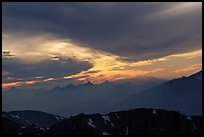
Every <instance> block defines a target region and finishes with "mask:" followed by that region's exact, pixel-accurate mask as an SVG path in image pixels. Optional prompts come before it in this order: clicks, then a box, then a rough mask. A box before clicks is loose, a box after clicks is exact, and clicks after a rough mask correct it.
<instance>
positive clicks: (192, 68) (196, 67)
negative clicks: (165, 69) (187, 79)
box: [174, 64, 202, 73]
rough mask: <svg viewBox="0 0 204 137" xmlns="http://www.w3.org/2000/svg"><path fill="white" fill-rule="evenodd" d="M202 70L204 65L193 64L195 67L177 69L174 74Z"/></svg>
mask: <svg viewBox="0 0 204 137" xmlns="http://www.w3.org/2000/svg"><path fill="white" fill-rule="evenodd" d="M200 68H202V64H193V65H190V66H187V67H185V68H181V69H177V70H175V71H174V72H175V73H181V72H186V71H191V70H196V69H200Z"/></svg>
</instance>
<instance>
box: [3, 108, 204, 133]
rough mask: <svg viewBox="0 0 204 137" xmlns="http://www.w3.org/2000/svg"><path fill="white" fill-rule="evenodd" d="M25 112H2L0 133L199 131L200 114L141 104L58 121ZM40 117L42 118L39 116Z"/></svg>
mask: <svg viewBox="0 0 204 137" xmlns="http://www.w3.org/2000/svg"><path fill="white" fill-rule="evenodd" d="M27 112H28V111H18V112H15V115H13V114H14V112H8V113H3V115H2V135H199V134H201V133H202V117H198V116H197V117H194V116H191V117H189V116H185V115H183V114H180V113H179V112H176V111H167V110H161V109H144V108H140V109H132V110H128V111H118V112H110V113H108V114H100V113H96V114H90V115H87V114H83V113H81V114H78V115H76V116H71V117H70V118H62V119H61V118H60V117H58V118H57V121H58V122H56V119H55V118H54V117H56V116H55V115H52V114H45V113H44V112H37V111H29V112H28V113H30V114H33V115H38V117H35V118H36V119H33V118H34V117H33V116H32V117H22V115H21V117H20V114H21V113H23V114H24V113H25V114H24V116H26V115H27V114H28V113H27ZM8 115H11V116H12V117H14V118H10V116H8ZM42 117H43V119H40V118H42ZM15 118H17V119H20V120H22V121H25V120H26V119H27V120H28V121H29V122H30V124H29V125H27V126H22V125H24V124H23V123H19V121H16V120H15ZM52 118H54V119H52ZM51 119H52V120H53V121H52V120H51ZM39 121H40V122H39ZM51 122H52V124H51ZM39 123H40V124H39ZM42 123H44V124H42ZM36 124H38V125H36ZM43 125H46V128H45V127H42V126H43ZM48 125H49V126H48Z"/></svg>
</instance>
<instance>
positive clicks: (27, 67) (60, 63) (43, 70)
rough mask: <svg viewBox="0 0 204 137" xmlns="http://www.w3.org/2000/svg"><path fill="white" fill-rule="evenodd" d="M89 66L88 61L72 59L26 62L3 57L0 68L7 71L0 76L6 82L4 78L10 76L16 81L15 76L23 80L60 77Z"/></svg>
mask: <svg viewBox="0 0 204 137" xmlns="http://www.w3.org/2000/svg"><path fill="white" fill-rule="evenodd" d="M91 67H92V65H91V64H90V63H88V62H79V61H76V60H72V59H61V58H60V59H59V60H51V59H45V60H42V61H40V62H36V63H32V64H28V63H24V62H22V61H21V60H19V59H16V58H3V59H2V70H3V71H6V72H8V73H5V74H3V77H2V78H3V82H8V80H7V79H6V78H8V77H10V79H11V78H14V79H13V80H14V81H16V79H17V78H22V79H24V80H26V79H33V78H35V77H43V78H62V77H64V76H68V75H72V74H75V73H78V72H80V71H82V70H87V69H89V68H91ZM15 78H16V79H15ZM18 81H19V80H18ZM10 82H11V81H10Z"/></svg>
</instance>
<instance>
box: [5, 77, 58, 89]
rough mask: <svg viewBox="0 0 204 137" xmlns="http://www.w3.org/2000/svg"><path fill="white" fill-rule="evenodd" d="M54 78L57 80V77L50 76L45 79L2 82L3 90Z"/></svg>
mask: <svg viewBox="0 0 204 137" xmlns="http://www.w3.org/2000/svg"><path fill="white" fill-rule="evenodd" d="M52 80H57V79H54V78H48V79H44V80H29V81H21V82H10V83H2V89H3V90H8V89H9V88H11V87H19V86H22V85H32V84H35V83H39V82H48V81H52Z"/></svg>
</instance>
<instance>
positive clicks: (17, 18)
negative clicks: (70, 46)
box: [2, 2, 202, 61]
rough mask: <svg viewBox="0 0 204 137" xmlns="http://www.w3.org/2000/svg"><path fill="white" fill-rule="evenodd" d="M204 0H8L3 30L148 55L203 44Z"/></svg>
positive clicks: (136, 57)
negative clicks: (161, 0) (57, 0)
mask: <svg viewBox="0 0 204 137" xmlns="http://www.w3.org/2000/svg"><path fill="white" fill-rule="evenodd" d="M201 5H202V3H201V2H200V3H192V2H191V3H186V2H185V3H146V2H145V3H142V2H140V3H131V2H127V3H120V2H117V3H74V2H73V3H3V15H2V16H3V22H2V23H3V34H16V33H22V34H24V35H31V36H32V35H39V34H49V35H52V36H53V37H56V38H63V39H71V40H72V41H73V42H75V43H80V44H79V45H81V46H84V47H89V48H93V49H97V50H102V51H106V52H109V53H112V54H116V55H118V56H121V57H126V58H127V59H129V60H134V61H139V60H147V59H152V58H159V57H162V56H167V55H171V54H175V53H183V52H190V51H192V50H198V49H201V43H202V33H201V32H202V31H201V30H202V10H201V9H202V8H201ZM53 9H54V10H53ZM178 11H179V12H178ZM161 14H162V15H161ZM152 15H153V16H152ZM150 16H151V18H150ZM161 16H162V17H165V18H163V19H162V20H161V18H159V17H161ZM153 17H154V18H153ZM147 18H148V19H149V20H147ZM13 22H15V23H13ZM192 45H193V46H192Z"/></svg>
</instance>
